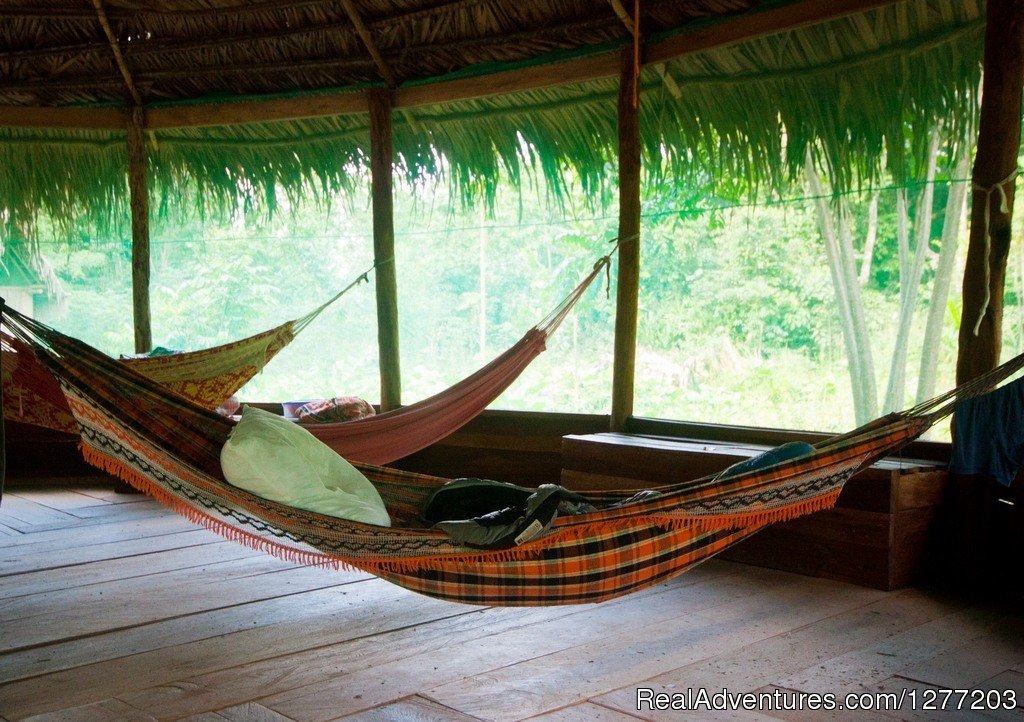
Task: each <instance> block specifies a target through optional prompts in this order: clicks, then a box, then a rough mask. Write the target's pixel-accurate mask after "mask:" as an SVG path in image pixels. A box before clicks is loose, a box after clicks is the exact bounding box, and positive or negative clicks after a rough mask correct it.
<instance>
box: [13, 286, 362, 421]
mask: <svg viewBox="0 0 1024 722" xmlns="http://www.w3.org/2000/svg"><path fill="white" fill-rule="evenodd" d="M367 273H369V272H367ZM367 273H363V274H362V275H360V276H359V277H358V278H357V279H356V280H355V281H353V282H352V283H350V284H349V285H348V286H346V287H345V288H343V289H342V290H341V291H340V292H339V293H337V294H336V295H335V296H334V297H332V298H330V299H329V300H328V301H327V302H326V303H323V304H321V305H320V306H318V307H317V308H315V309H313V311H311V312H310V313H308V314H306V315H305V316H303V317H301V318H298V319H295V320H293V321H287V322H285V323H283V324H281V325H280V326H278V327H276V328H272V329H270V330H268V331H263V332H262V333H258V334H256V335H254V336H249V337H248V338H243V339H241V340H239V341H232V342H231V343H226V344H223V345H221V346H213V347H211V348H207V349H202V350H199V351H190V352H186V353H181V354H171V355H167V356H152V357H145V358H129V359H120V360H119V363H122V364H124V365H125V366H129V367H131V368H133V369H135V370H136V371H138V372H139V373H141V374H143V375H145V376H148V377H149V378H151V379H153V380H154V381H157V382H159V383H161V384H163V385H164V386H165V387H167V388H168V389H170V390H171V391H174V392H176V393H178V394H180V395H181V396H184V397H185V398H186V399H188V400H189V401H191V402H192V403H194V404H196V405H198V406H203V407H205V408H208V409H215V408H217V407H218V406H219V405H220V404H222V403H223V402H224V401H225V400H226V399H228V398H229V397H230V396H231V395H232V394H233V393H235V392H236V391H238V389H240V388H242V386H244V385H245V384H246V383H247V382H248V381H249V379H251V378H252V377H253V376H255V375H256V374H257V373H259V372H260V370H261V369H262V368H263V367H264V366H266V365H267V364H268V363H269V362H270V360H271V359H272V358H274V356H276V355H277V353H278V352H279V351H280V350H281V349H283V348H284V347H285V346H287V345H288V344H289V343H291V341H292V339H294V338H295V336H296V335H297V334H298V333H299V332H300V331H301V330H302V329H304V328H305V327H306V326H308V325H309V324H310V323H311V322H312V321H313V320H314V319H315V318H316V317H317V316H319V315H320V314H321V313H322V312H323V311H324V310H325V309H326V308H327V307H328V306H330V305H331V304H332V303H334V302H335V301H337V300H338V299H339V298H341V297H342V296H343V295H344V294H345V293H346V292H347V291H348V290H349V289H351V288H352V287H353V286H355V285H357V284H358V283H360V282H361V281H365V280H366V278H367ZM0 353H2V359H0V361H2V366H3V395H4V400H5V404H4V418H5V419H8V420H10V421H18V422H21V423H25V424H32V425H34V426H43V427H46V428H49V429H55V430H57V431H64V432H67V433H72V434H77V433H78V426H77V424H76V423H75V419H74V417H73V416H72V415H71V409H70V408H68V403H67V400H66V399H65V398H64V394H63V393H62V392H61V390H60V386H59V385H58V384H57V381H56V380H55V379H54V378H53V376H52V375H51V374H50V373H49V372H48V371H47V370H46V369H45V368H43V367H42V366H40V365H39V363H38V362H37V361H36V359H35V356H34V355H33V354H32V353H31V352H28V349H27V348H26V347H25V346H24V344H22V343H21V342H20V341H18V340H17V339H14V338H10V337H8V336H6V335H4V336H3V337H2V351H0Z"/></svg>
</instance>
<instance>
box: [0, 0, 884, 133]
mask: <svg viewBox="0 0 1024 722" xmlns="http://www.w3.org/2000/svg"><path fill="white" fill-rule="evenodd" d="M894 2H896V0H805V1H804V2H799V3H786V4H778V5H775V4H772V5H769V6H768V7H767V8H766V9H762V10H758V11H756V12H749V13H745V14H742V15H737V16H735V17H733V18H727V19H724V20H723V21H722V22H720V23H716V24H712V25H707V26H700V27H696V28H691V29H688V30H684V31H683V32H681V33H679V34H677V35H674V36H673V37H671V38H667V39H665V40H662V41H660V42H657V43H652V44H649V45H647V46H646V47H645V49H644V64H645V65H651V64H655V63H664V62H666V61H668V60H672V59H673V58H677V57H681V56H684V55H688V54H692V53H696V52H700V51H704V50H710V49H712V48H716V47H721V46H724V45H731V44H733V43H738V42H742V41H744V40H751V39H753V38H757V37H763V36H766V35H772V34H774V33H778V32H783V31H786V30H789V29H792V28H795V27H802V26H805V25H810V24H813V23H819V22H825V21H828V20H834V19H836V18H839V17H844V16H847V15H854V14H856V13H859V12H864V11H866V10H871V9H873V8H876V7H881V6H883V5H891V4H893V3H894ZM618 72H619V63H618V54H617V53H616V52H608V53H602V54H598V55H592V56H588V57H582V58H575V59H571V60H566V61H561V62H557V63H551V64H548V65H539V66H530V67H526V68H519V69H516V70H509V71H505V72H498V73H491V74H488V75H481V76H478V77H469V78H459V79H456V80H449V81H440V82H436V83H427V84H423V85H417V86H414V87H406V88H400V89H399V90H397V91H396V93H395V96H394V101H393V107H395V108H397V109H401V108H414V107H417V106H421V105H433V104H437V103H447V102H454V101H458V100H469V99H472V98H481V97H486V96H492V95H501V94H504V93H514V92H518V91H522V90H533V89H537V88H545V87H550V86H555V85H564V84H569V83H581V82H585V81H588V80H597V79H600V78H610V77H614V76H615V75H617V74H618ZM335 97H338V98H340V99H339V100H337V101H334V100H333V99H334V98H335ZM224 106H225V107H226V108H227V110H226V111H221V110H220V109H219V108H220V106H218V105H217V104H213V103H211V104H208V105H197V106H180V107H173V108H164V109H160V110H154V111H153V114H152V117H151V119H150V122H151V123H159V125H153V126H151V128H158V127H162V128H171V127H182V128H184V127H196V126H203V125H227V124H230V123H242V122H257V121H261V120H294V119H298V118H313V117H319V116H324V115H340V114H343V113H365V112H367V109H368V108H367V104H366V98H365V93H361V92H355V93H353V92H350V91H346V92H343V93H340V94H339V95H338V96H334V95H318V96H313V97H300V98H287V99H281V98H270V99H267V100H253V101H251V102H239V101H226V102H225V104H224ZM9 110H10V109H8V108H0V125H17V126H44V127H45V126H50V127H82V128H100V127H110V128H120V127H123V125H121V124H118V123H116V122H112V121H111V119H110V117H109V116H103V115H88V114H83V113H82V111H83V110H84V109H81V108H53V109H46V108H36V109H35V110H36V111H38V113H27V112H26V111H21V113H22V114H21V115H16V114H13V113H9V112H8V111H9ZM26 110H27V109H26ZM94 112H96V113H99V112H100V111H98V110H97V111H94ZM51 114H52V115H51ZM65 114H66V115H67V116H68V117H67V119H64V120H59V119H58V116H63V115H65ZM76 122H83V123H84V122H87V123H88V124H85V125H78V126H76V125H74V124H75V123H76ZM102 123H109V125H103V124H102Z"/></svg>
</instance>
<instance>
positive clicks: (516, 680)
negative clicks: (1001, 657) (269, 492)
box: [272, 578, 884, 722]
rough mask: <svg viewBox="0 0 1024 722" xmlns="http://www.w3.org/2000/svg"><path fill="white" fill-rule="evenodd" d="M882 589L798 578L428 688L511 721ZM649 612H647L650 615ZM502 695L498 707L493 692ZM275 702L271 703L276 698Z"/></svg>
mask: <svg viewBox="0 0 1024 722" xmlns="http://www.w3.org/2000/svg"><path fill="white" fill-rule="evenodd" d="M883 595H884V592H877V591H873V590H867V589H862V588H859V587H854V586H851V585H846V586H844V587H842V588H839V589H837V587H836V585H834V584H832V583H830V582H821V581H819V580H816V579H808V578H799V580H798V581H797V580H794V583H792V584H789V585H787V586H784V587H781V588H777V589H771V590H766V592H765V593H763V594H756V595H753V596H749V597H744V598H740V599H730V600H728V601H725V602H724V603H722V604H720V605H717V606H715V607H714V608H711V609H707V610H696V611H694V612H693V613H690V614H687V615H686V616H685V617H681V618H678V619H674V620H672V622H671V623H670V624H666V623H660V622H659V623H653V624H652V623H646V622H647V620H646V619H644V618H643V617H640V618H638V619H637V620H635V623H634V624H633V625H630V626H629V627H628V628H627V629H625V630H623V631H622V632H621V633H620V634H619V635H617V636H614V637H607V638H604V639H598V640H594V641H588V640H585V639H584V640H580V641H581V642H583V643H582V644H579V645H577V646H573V647H570V648H568V649H565V650H562V651H560V652H557V653H554V654H548V655H544V656H538V657H534V658H532V659H528V660H524V661H523V662H521V663H518V664H513V665H509V666H507V667H504V668H502V669H497V670H493V671H488V672H483V673H481V674H477V675H474V676H472V677H468V678H466V679H462V680H458V681H456V682H453V683H450V684H447V685H445V686H442V687H435V688H433V689H430V690H428V691H427V692H426V693H425V694H426V695H427V696H428V697H429V698H431V699H436V700H438V701H440V702H441V703H442V704H444V705H446V706H448V707H452V708H454V709H458V710H460V711H463V712H466V713H468V714H471V715H475V716H481V715H485V714H486V715H487V717H488V719H492V720H498V721H499V722H512V721H514V720H517V719H519V718H520V717H522V716H530V715H534V714H540V713H542V712H545V711H548V710H552V709H557V708H559V707H562V706H565V705H567V704H571V703H572V702H575V701H579V699H580V698H581V697H582V698H584V699H587V698H590V697H593V696H596V695H600V694H603V693H606V692H608V691H610V690H614V689H618V688H620V687H622V686H624V685H629V684H634V683H636V682H638V681H641V680H645V679H650V678H651V677H652V676H654V675H657V674H659V673H662V672H665V671H667V670H670V669H676V668H678V667H681V666H683V665H686V664H691V663H694V662H697V661H699V660H703V659H706V658H709V657H712V656H714V655H715V654H720V653H722V652H723V651H727V650H730V649H738V648H742V647H744V646H746V645H747V644H749V643H750V642H751V641H754V640H759V639H767V638H770V637H773V636H775V635H778V634H780V633H782V632H785V631H787V630H790V629H792V628H794V627H796V626H802V625H804V624H809V623H812V622H816V621H818V620H821V619H826V618H829V617H832V616H834V615H835V614H838V613H840V612H843V611H847V610H850V609H857V608H861V607H863V606H865V605H867V604H869V603H871V602H873V601H876V600H877V599H878V598H879V597H881V596H883ZM645 616H646V615H645ZM495 698H497V699H501V700H502V701H503V703H502V706H501V708H499V709H495V708H494V704H493V699H495ZM272 706H273V705H272Z"/></svg>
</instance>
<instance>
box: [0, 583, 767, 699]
mask: <svg viewBox="0 0 1024 722" xmlns="http://www.w3.org/2000/svg"><path fill="white" fill-rule="evenodd" d="M730 566H733V567H734V565H724V564H723V565H708V566H706V567H705V568H703V569H702V570H701V572H700V573H696V574H694V576H693V577H691V579H690V580H689V583H690V584H691V585H693V586H699V582H700V581H701V580H704V581H705V582H707V583H708V584H711V583H712V581H711V580H719V581H723V580H727V579H728V578H730V577H731V576H733V575H734V574H735V569H734V568H733V569H730ZM377 583H378V584H384V582H377ZM748 586H749V585H748ZM741 588H742V585H741V584H733V585H726V584H722V589H721V590H720V592H719V594H733V593H737V590H738V589H741ZM403 594H404V598H405V599H406V600H407V601H406V602H405V603H404V604H402V605H400V606H399V612H398V613H399V614H401V612H404V610H405V605H408V604H410V601H408V600H425V601H427V602H430V603H431V604H434V605H438V607H437V609H438V610H439V611H438V614H439V615H441V614H446V615H449V616H439V618H438V619H437V620H435V621H432V622H429V623H426V621H425V622H424V623H422V624H412V625H411V626H403V627H400V628H395V629H393V630H392V631H387V630H385V631H383V632H381V633H378V634H374V635H371V636H366V635H361V636H358V637H356V638H353V639H352V640H351V641H349V642H347V643H341V644H337V643H336V644H331V645H330V646H324V647H321V648H318V649H310V650H308V651H307V652H303V653H297V654H292V655H288V656H282V657H277V658H273V659H266V660H265V661H261V662H257V663H253V664H246V665H243V666H239V667H235V668H232V669H224V670H223V671H221V672H217V673H213V674H206V675H200V676H196V677H192V678H189V679H187V680H184V681H179V682H177V683H175V684H172V685H165V686H162V687H156V688H152V689H149V690H143V691H141V692H140V693H138V694H137V695H131V696H122V698H123V699H126V700H127V701H129V702H130V703H131V704H133V705H135V706H138V707H140V708H142V709H147V710H163V711H164V712H166V713H168V714H172V715H185V714H190V713H195V712H200V711H204V710H211V709H218V708H220V707H225V706H229V705H232V704H237V703H238V702H241V701H244V700H254V699H255V700H259V701H260V702H261V703H264V704H266V706H268V707H271V708H274V707H273V706H272V705H270V704H268V703H267V702H266V700H265V699H264V698H265V697H266V696H268V695H272V694H275V693H282V692H288V691H292V690H296V689H298V690H299V691H297V692H296V694H298V695H306V694H308V693H311V691H312V690H313V689H319V688H324V689H326V685H341V686H342V687H345V688H347V690H348V692H347V696H348V697H350V698H351V699H350V700H349V701H348V703H347V704H346V705H345V706H342V707H339V709H338V711H337V712H334V713H333V714H332V715H331V716H334V717H337V716H340V715H343V714H348V713H355V712H359V711H362V710H365V709H370V708H372V707H377V706H380V705H382V704H386V703H388V702H392V701H394V700H397V699H400V698H402V697H406V696H408V695H409V694H414V693H415V692H417V691H418V690H419V687H417V686H415V685H412V684H410V683H407V682H404V681H403V680H402V679H395V678H394V675H393V674H391V673H390V672H389V671H388V670H387V669H383V668H384V667H387V665H388V664H391V663H394V664H396V665H397V666H401V665H402V664H403V663H404V662H406V661H407V660H412V662H411V664H412V666H413V667H414V668H415V669H416V670H417V675H418V676H420V678H421V679H426V680H430V681H432V682H433V683H434V684H436V682H437V680H438V679H439V678H440V677H441V676H442V675H443V674H445V672H441V671H440V670H439V665H440V663H441V660H442V659H443V660H444V661H445V662H446V663H447V664H448V665H449V666H452V665H453V670H452V671H451V672H450V673H451V674H455V675H459V674H460V672H459V670H460V669H465V668H466V667H468V668H470V669H472V668H473V664H472V663H471V662H468V661H466V663H465V664H461V663H460V660H458V659H454V660H453V659H452V657H453V656H457V655H458V650H460V649H461V648H462V646H460V645H463V646H469V647H474V646H476V645H479V644H483V645H484V646H485V647H487V648H488V649H490V648H492V647H495V646H496V647H498V648H499V649H500V648H501V647H502V645H503V644H504V642H505V640H506V639H510V640H512V642H511V643H510V645H505V646H511V644H512V643H516V640H518V644H519V647H520V649H521V648H522V646H523V640H524V638H532V637H533V636H534V635H536V636H537V637H538V638H539V639H541V640H546V639H547V636H548V635H549V633H550V631H551V629H553V628H558V627H559V626H560V625H562V624H566V623H567V622H566V621H565V620H569V619H581V618H582V617H589V616H590V615H592V614H594V613H595V612H597V617H596V618H593V619H592V621H591V624H593V625H597V626H600V624H601V620H602V619H607V618H614V617H615V616H616V615H618V616H620V617H621V609H622V601H621V600H619V601H614V602H609V603H607V604H604V605H600V606H598V607H589V606H588V607H553V608H540V609H537V608H533V609H509V608H503V609H502V608H497V609H496V608H480V607H470V606H466V605H459V604H452V603H449V602H440V601H436V600H429V599H427V598H425V597H420V596H418V595H415V594H412V593H409V592H403ZM719 594H709V595H707V598H708V602H707V603H709V604H713V603H714V600H715V599H720V598H721V597H720V596H719ZM693 596H694V595H691V594H690V592H689V586H687V584H686V583H685V580H677V581H676V582H675V583H674V584H673V585H671V586H665V587H661V588H656V589H652V590H649V591H647V592H641V593H638V594H637V595H636V596H635V600H636V601H635V603H636V604H643V605H645V606H646V607H648V608H650V607H656V608H658V609H661V608H664V607H666V606H672V607H678V605H679V604H680V603H683V604H685V602H686V600H687V599H688V598H690V599H692V598H693ZM377 606H380V605H377ZM662 613H664V612H662ZM395 614H396V612H395V611H394V610H393V609H392V608H389V606H383V607H381V611H380V614H379V618H380V619H381V620H383V621H385V622H390V621H391V618H392V617H393V616H394V615H395ZM450 615H457V616H450ZM357 626H358V625H357ZM581 633H583V632H581ZM479 640H484V641H483V642H480V641H479ZM519 654H522V652H519ZM374 670H382V671H381V673H380V674H379V675H378V674H374ZM399 673H401V670H399ZM464 674H465V673H464V672H463V673H462V675H464ZM382 680H384V681H385V682H386V684H385V685H381V684H380V682H381V681H382ZM387 685H390V686H387ZM385 686H387V688H386V689H384V687H385ZM410 687H412V692H409V691H406V690H407V689H409V688H410ZM371 692H372V694H371ZM0 694H2V688H0ZM357 695H358V696H357ZM364 698H365V699H364ZM277 711H279V712H282V713H283V714H285V715H286V716H298V717H299V718H300V719H306V716H304V715H293V714H291V713H289V712H288V711H287V710H281V709H278V710H277Z"/></svg>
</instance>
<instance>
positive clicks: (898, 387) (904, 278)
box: [884, 129, 939, 411]
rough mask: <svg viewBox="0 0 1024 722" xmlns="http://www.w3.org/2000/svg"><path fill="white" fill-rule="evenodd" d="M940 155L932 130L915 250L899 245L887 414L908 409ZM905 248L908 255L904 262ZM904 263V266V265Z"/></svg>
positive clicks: (904, 211) (903, 207)
mask: <svg viewBox="0 0 1024 722" xmlns="http://www.w3.org/2000/svg"><path fill="white" fill-rule="evenodd" d="M938 155H939V132H938V130H937V129H936V130H933V131H932V135H931V139H930V141H929V143H928V167H927V170H926V171H925V184H924V188H922V189H921V197H920V198H919V199H918V203H917V213H916V217H915V219H914V247H913V248H912V249H911V248H910V247H909V243H908V241H909V239H908V238H904V239H901V245H900V312H899V320H898V321H897V324H896V345H895V346H894V347H893V350H892V359H891V361H890V363H889V382H888V384H887V385H886V389H885V405H884V411H897V410H899V409H902V408H903V407H904V406H905V403H904V397H905V396H906V387H907V351H908V347H909V345H910V330H911V327H912V326H913V324H914V309H915V307H916V306H917V291H918V287H919V286H920V285H921V274H922V272H923V271H924V258H925V255H926V254H927V252H928V241H929V239H930V237H931V230H932V209H933V207H934V201H935V183H934V181H935V165H936V162H937V160H938ZM898 205H899V206H900V213H901V216H903V218H902V220H901V222H900V226H901V227H904V228H905V227H906V226H907V224H908V220H909V219H908V216H907V215H905V214H908V211H907V206H906V202H904V203H902V204H898ZM904 244H906V255H907V258H906V259H904ZM904 261H905V262H904Z"/></svg>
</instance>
